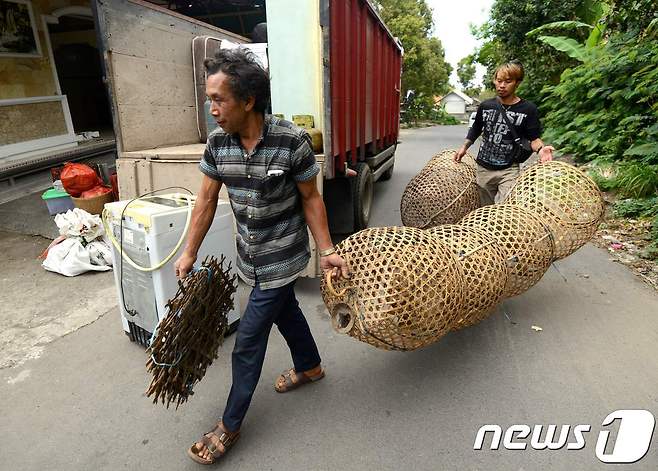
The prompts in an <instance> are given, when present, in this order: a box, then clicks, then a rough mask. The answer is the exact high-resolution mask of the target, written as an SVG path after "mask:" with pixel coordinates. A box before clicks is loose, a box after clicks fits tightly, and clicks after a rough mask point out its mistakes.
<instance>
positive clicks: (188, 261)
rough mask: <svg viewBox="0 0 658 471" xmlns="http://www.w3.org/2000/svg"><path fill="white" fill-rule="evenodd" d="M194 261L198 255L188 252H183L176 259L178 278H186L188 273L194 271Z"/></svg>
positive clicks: (175, 266)
mask: <svg viewBox="0 0 658 471" xmlns="http://www.w3.org/2000/svg"><path fill="white" fill-rule="evenodd" d="M194 262H196V255H190V254H188V253H187V252H183V255H181V256H180V257H178V260H176V263H175V264H174V268H175V269H176V277H177V278H178V279H183V278H185V277H186V276H187V274H188V273H189V272H190V271H192V267H193V266H194Z"/></svg>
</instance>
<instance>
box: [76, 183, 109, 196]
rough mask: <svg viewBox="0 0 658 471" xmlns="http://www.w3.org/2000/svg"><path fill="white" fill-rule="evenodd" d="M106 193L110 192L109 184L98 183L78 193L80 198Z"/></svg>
mask: <svg viewBox="0 0 658 471" xmlns="http://www.w3.org/2000/svg"><path fill="white" fill-rule="evenodd" d="M106 193H112V188H110V187H109V186H103V185H98V186H95V187H93V188H92V189H91V190H87V191H83V192H82V194H81V195H80V198H95V197H97V196H101V195H104V194H106Z"/></svg>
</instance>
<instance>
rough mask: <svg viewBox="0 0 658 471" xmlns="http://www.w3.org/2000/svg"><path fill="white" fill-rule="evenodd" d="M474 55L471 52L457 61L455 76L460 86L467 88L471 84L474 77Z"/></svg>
mask: <svg viewBox="0 0 658 471" xmlns="http://www.w3.org/2000/svg"><path fill="white" fill-rule="evenodd" d="M474 61H475V57H474V56H473V55H472V54H471V55H468V56H466V57H464V58H462V59H461V60H460V61H459V62H458V63H457V77H458V78H459V84H460V85H461V86H462V88H468V87H471V86H472V85H473V83H472V82H473V79H474V78H475V62H474Z"/></svg>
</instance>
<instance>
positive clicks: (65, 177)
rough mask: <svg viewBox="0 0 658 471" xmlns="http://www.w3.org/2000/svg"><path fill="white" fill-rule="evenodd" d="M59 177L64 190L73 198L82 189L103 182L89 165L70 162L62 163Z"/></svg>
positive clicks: (89, 188)
mask: <svg viewBox="0 0 658 471" xmlns="http://www.w3.org/2000/svg"><path fill="white" fill-rule="evenodd" d="M60 179H61V180H62V185H63V186H64V189H65V190H66V192H67V193H68V194H69V195H71V196H73V197H74V198H77V197H79V196H80V194H81V193H82V192H83V191H87V190H91V189H92V188H94V187H95V186H98V185H102V184H103V181H102V180H101V179H100V178H99V177H98V175H96V172H94V170H93V169H92V168H91V167H90V166H88V165H85V164H76V163H70V162H67V163H66V164H65V165H64V169H63V170H62V172H61V174H60Z"/></svg>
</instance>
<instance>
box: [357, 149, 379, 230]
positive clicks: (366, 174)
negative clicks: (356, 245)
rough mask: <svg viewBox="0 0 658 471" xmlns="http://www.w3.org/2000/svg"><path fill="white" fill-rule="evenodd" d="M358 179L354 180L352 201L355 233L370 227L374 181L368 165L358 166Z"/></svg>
mask: <svg viewBox="0 0 658 471" xmlns="http://www.w3.org/2000/svg"><path fill="white" fill-rule="evenodd" d="M355 170H356V177H353V179H352V201H353V202H354V232H357V231H360V230H362V229H365V228H366V227H368V221H369V220H370V209H371V208H372V200H373V192H374V180H373V178H372V171H371V170H370V167H369V166H368V164H366V163H363V162H360V163H358V164H357V166H356V169H355Z"/></svg>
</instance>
